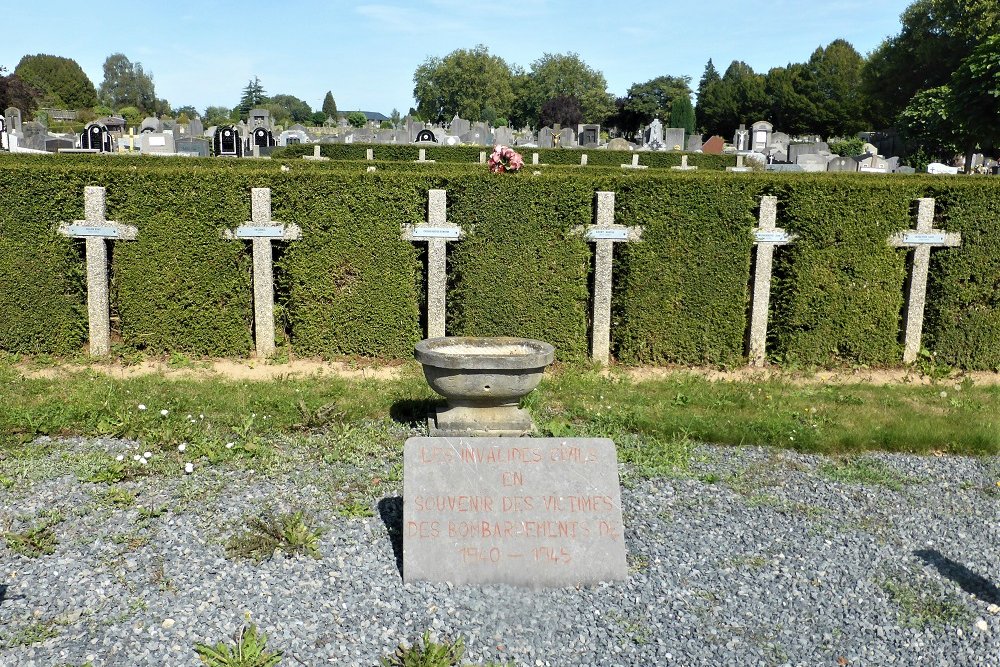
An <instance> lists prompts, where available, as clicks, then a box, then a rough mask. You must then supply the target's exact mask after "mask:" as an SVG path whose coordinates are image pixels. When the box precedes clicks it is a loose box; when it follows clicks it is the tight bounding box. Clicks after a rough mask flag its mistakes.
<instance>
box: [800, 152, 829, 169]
mask: <svg viewBox="0 0 1000 667" xmlns="http://www.w3.org/2000/svg"><path fill="white" fill-rule="evenodd" d="M795 164H797V165H799V166H800V167H802V171H808V172H820V171H826V167H827V159H826V158H825V157H823V156H822V155H818V154H816V153H800V154H799V156H798V157H797V158H796V159H795Z"/></svg>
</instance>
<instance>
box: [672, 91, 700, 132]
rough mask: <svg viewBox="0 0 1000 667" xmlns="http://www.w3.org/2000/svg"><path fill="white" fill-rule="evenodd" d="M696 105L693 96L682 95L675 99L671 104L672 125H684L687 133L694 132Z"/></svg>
mask: <svg viewBox="0 0 1000 667" xmlns="http://www.w3.org/2000/svg"><path fill="white" fill-rule="evenodd" d="M694 126H695V122H694V107H693V106H691V98H690V97H688V96H687V95H681V96H680V97H677V98H675V99H674V101H673V104H672V105H671V106H670V127H683V128H684V133H685V134H687V135H689V136H690V135H692V134H694Z"/></svg>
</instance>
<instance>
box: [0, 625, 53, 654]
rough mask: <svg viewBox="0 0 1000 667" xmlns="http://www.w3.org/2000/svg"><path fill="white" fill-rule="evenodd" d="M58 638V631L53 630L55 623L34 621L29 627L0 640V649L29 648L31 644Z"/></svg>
mask: <svg viewBox="0 0 1000 667" xmlns="http://www.w3.org/2000/svg"><path fill="white" fill-rule="evenodd" d="M58 636H59V631H58V630H56V629H55V623H53V622H52V621H36V622H34V623H32V624H31V625H28V626H25V627H23V628H21V629H20V630H17V631H15V632H12V633H11V634H9V635H5V636H3V637H2V638H0V648H14V647H16V646H31V645H32V644H38V643H40V642H43V641H45V640H46V639H52V638H53V637H58Z"/></svg>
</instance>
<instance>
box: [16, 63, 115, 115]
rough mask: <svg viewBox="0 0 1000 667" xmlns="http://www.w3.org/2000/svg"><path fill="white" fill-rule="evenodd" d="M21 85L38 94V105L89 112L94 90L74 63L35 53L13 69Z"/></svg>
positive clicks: (94, 102) (95, 97) (95, 102)
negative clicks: (29, 87) (35, 90)
mask: <svg viewBox="0 0 1000 667" xmlns="http://www.w3.org/2000/svg"><path fill="white" fill-rule="evenodd" d="M14 74H15V75H16V76H17V77H18V78H19V79H20V80H21V81H23V82H24V83H26V84H27V85H29V86H31V87H32V88H36V89H38V90H40V91H41V93H42V95H41V99H40V100H39V103H40V104H41V105H43V106H55V107H63V108H68V109H90V108H92V107H93V106H94V105H95V104H97V91H96V90H95V89H94V84H93V83H92V82H91V80H90V79H89V78H88V77H87V75H86V74H85V73H84V71H83V70H82V69H81V68H80V65H79V64H77V62H76V61H75V60H72V59H70V58H62V57H60V56H50V55H46V54H38V55H33V56H24V57H23V58H21V61H20V62H19V63H18V64H17V67H16V68H14Z"/></svg>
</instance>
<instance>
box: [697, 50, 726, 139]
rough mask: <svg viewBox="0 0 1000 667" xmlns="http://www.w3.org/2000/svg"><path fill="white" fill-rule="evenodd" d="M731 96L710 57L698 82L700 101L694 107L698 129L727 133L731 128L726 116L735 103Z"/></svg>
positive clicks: (714, 132)
mask: <svg viewBox="0 0 1000 667" xmlns="http://www.w3.org/2000/svg"><path fill="white" fill-rule="evenodd" d="M730 97H731V94H730V91H729V90H728V89H727V88H726V86H724V85H723V83H722V76H721V75H720V74H719V70H717V69H715V65H714V64H713V63H712V59H711V58H709V59H708V64H706V65H705V72H704V73H703V74H702V75H701V80H700V81H699V82H698V103H697V104H696V105H695V108H694V115H695V119H696V122H697V126H698V129H700V130H701V131H702V132H707V133H708V134H712V135H715V134H719V135H721V134H725V133H726V132H727V131H728V130H729V128H728V127H725V124H727V123H728V121H727V120H726V119H725V117H726V115H727V113H728V111H727V110H728V109H729V108H730V107H731V106H732V104H733V103H732V101H731V99H730Z"/></svg>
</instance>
